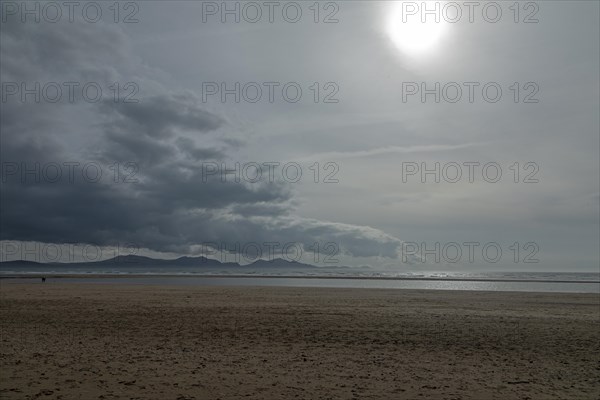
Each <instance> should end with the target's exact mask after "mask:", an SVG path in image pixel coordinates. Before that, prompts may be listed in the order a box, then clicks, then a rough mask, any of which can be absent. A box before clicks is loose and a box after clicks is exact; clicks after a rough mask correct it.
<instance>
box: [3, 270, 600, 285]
mask: <svg viewBox="0 0 600 400" xmlns="http://www.w3.org/2000/svg"><path fill="white" fill-rule="evenodd" d="M42 277H46V278H54V279H77V278H93V279H102V278H107V279H113V278H220V279H222V278H237V279H240V278H242V279H245V278H249V279H252V278H256V279H322V280H341V279H348V280H381V281H439V282H508V283H511V282H515V283H517V282H518V283H588V284H592V283H598V284H600V280H587V281H586V280H550V279H544V280H542V279H491V278H441V277H440V278H437V277H387V276H386V277H384V276H364V277H363V276H322V275H306V276H305V275H243V274H235V275H228V274H219V275H206V274H168V273H167V274H154V273H153V274H98V273H90V274H87V273H81V274H62V273H57V274H52V273H49V274H39V273H35V274H33V273H32V274H14V275H2V274H0V280H3V279H41V278H42Z"/></svg>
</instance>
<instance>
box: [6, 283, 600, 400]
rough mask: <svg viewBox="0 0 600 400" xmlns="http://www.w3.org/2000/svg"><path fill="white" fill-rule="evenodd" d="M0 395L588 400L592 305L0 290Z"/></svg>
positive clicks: (495, 297) (347, 292) (436, 296)
mask: <svg viewBox="0 0 600 400" xmlns="http://www.w3.org/2000/svg"><path fill="white" fill-rule="evenodd" d="M0 292H1V303H0V312H1V313H0V316H1V335H2V336H1V344H2V345H1V349H0V352H1V357H0V398H1V399H86V400H88V399H160V400H166V399H178V400H183V399H240V398H247V399H294V398H298V399H353V398H356V399H478V400H479V399H503V400H505V399H599V398H600V320H599V316H600V303H599V296H598V295H597V294H560V293H558V294H557V293H514V292H473V291H469V292H466V291H416V290H384V289H326V288H290V287H269V288H265V287H190V286H178V287H176V286H159V285H156V286H152V285H130V284H123V285H116V284H110V283H106V284H102V283H101V284H73V283H63V282H50V283H45V284H42V283H5V282H2V284H1V290H0Z"/></svg>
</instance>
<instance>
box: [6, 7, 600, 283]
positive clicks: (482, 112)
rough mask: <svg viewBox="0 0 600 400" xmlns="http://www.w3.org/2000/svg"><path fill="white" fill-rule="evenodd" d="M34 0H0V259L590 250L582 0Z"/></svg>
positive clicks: (599, 181) (419, 259) (596, 181)
mask: <svg viewBox="0 0 600 400" xmlns="http://www.w3.org/2000/svg"><path fill="white" fill-rule="evenodd" d="M25 3H26V4H25ZM50 3H52V4H50ZM50 3H48V2H4V1H3V2H2V9H1V10H0V17H1V22H0V33H1V35H0V44H1V49H0V78H1V79H0V80H1V82H2V102H1V104H0V105H1V111H0V130H1V136H0V144H1V148H0V155H1V158H2V171H1V172H2V174H1V175H2V176H1V178H2V182H1V184H2V190H1V193H0V205H1V213H0V240H1V244H2V246H1V256H2V260H1V261H7V260H13V259H30V260H35V261H48V260H50V261H52V260H58V261H65V258H67V259H68V260H69V261H73V260H81V258H82V257H83V258H85V256H84V255H83V254H84V253H85V252H87V251H89V249H90V248H93V252H94V254H98V252H100V253H101V255H100V258H107V257H109V256H111V255H115V254H120V255H123V254H134V253H135V254H139V255H149V256H153V257H159V258H171V257H178V256H182V255H188V256H198V255H201V254H204V255H209V256H211V257H217V256H222V255H223V254H225V255H226V256H227V257H228V258H227V260H228V261H237V260H238V259H239V260H240V261H241V262H242V263H244V262H250V261H252V260H253V259H255V258H256V257H257V256H258V255H259V254H260V255H261V256H262V257H263V258H270V257H282V258H286V259H294V260H299V261H304V262H309V263H313V264H317V265H327V264H328V263H329V265H331V264H337V265H347V266H356V267H358V266H364V265H368V266H372V267H376V268H381V269H398V270H402V271H404V270H419V269H430V270H431V269H433V270H440V271H445V270H447V271H452V270H493V271H502V270H522V271H566V272H570V271H598V268H599V265H600V254H599V247H600V246H599V243H600V188H599V186H600V163H599V152H600V143H599V137H600V123H599V114H600V113H599V110H600V77H599V71H600V55H599V51H600V43H599V41H600V30H599V26H600V3H598V2H596V1H545V2H542V1H540V2H519V3H517V4H518V7H515V5H514V2H495V3H494V2H492V4H491V5H490V4H488V3H489V2H476V3H477V6H475V8H473V9H471V8H469V6H468V5H467V3H468V2H467V3H465V2H453V3H451V4H448V2H444V1H437V2H434V1H431V2H427V5H426V6H425V7H428V8H427V9H423V7H424V6H423V5H422V3H421V2H400V1H395V2H393V1H387V2H378V1H368V2H367V1H345V2H343V1H339V2H325V1H324V2H317V3H315V2H273V3H269V4H271V5H268V4H267V5H265V4H266V3H265V2H235V1H233V2H228V3H227V4H226V5H225V4H224V3H222V2H192V1H186V2H179V1H168V2H167V1H137V2H120V3H118V7H115V5H114V3H113V2H96V3H92V4H88V3H85V2H81V3H78V4H79V5H78V6H76V7H74V8H73V9H68V8H67V7H66V6H64V5H61V3H60V2H59V3H53V2H50ZM403 3H404V4H403ZM36 4H37V5H36ZM49 4H50V5H49ZM36 7H38V8H36ZM225 7H227V8H226V9H225ZM27 10H30V12H29V13H27ZM38 10H39V14H37V13H38ZM232 10H233V11H232ZM427 11H430V12H429V13H427ZM100 13H101V14H102V15H101V16H100ZM36 14H37V15H36ZM236 14H237V15H236ZM36 17H39V21H36ZM436 18H437V21H436V20H435V19H436ZM236 19H238V21H236ZM423 21H424V22H423ZM236 168H237V171H236ZM86 246H87V247H86ZM82 249H83V250H82ZM67 253H69V255H66V254H67ZM85 254H87V253H85ZM240 254H241V257H240ZM58 255H60V257H58ZM236 255H237V257H238V259H236V258H235V257H236Z"/></svg>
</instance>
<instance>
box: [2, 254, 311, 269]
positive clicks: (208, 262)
mask: <svg viewBox="0 0 600 400" xmlns="http://www.w3.org/2000/svg"><path fill="white" fill-rule="evenodd" d="M32 267H39V268H46V267H73V268H77V267H113V268H121V267H122V268H127V267H189V268H194V267H198V268H253V269H270V268H278V269H280V268H285V269H312V268H319V267H317V266H315V265H311V264H304V263H300V262H296V261H287V260H284V259H282V258H275V259H273V260H257V261H255V262H253V263H251V264H247V265H241V264H238V263H235V262H220V261H219V260H214V259H210V258H206V257H202V256H200V257H179V258H176V259H171V260H165V259H158V258H151V257H144V256H135V255H128V256H117V257H114V258H111V259H108V260H102V261H89V262H76V263H58V262H54V263H39V262H35V261H26V260H16V261H5V262H0V268H3V269H6V268H32Z"/></svg>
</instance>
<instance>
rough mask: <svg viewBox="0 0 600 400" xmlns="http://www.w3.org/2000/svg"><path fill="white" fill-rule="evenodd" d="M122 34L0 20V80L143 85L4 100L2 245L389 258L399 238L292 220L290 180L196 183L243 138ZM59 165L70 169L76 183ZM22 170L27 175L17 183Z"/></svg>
mask: <svg viewBox="0 0 600 400" xmlns="http://www.w3.org/2000/svg"><path fill="white" fill-rule="evenodd" d="M121 29H122V28H120V27H119V26H118V25H116V24H112V25H111V24H103V23H97V24H83V23H72V24H43V23H42V24H20V23H7V24H2V35H1V40H2V46H1V56H2V57H1V60H0V62H1V71H2V77H1V78H2V82H6V81H15V82H31V81H41V82H48V81H58V82H60V81H76V82H89V81H92V82H98V83H100V84H103V85H105V86H108V85H110V84H111V82H114V81H120V82H127V81H135V82H136V83H138V84H139V86H140V89H141V90H140V93H139V96H138V99H139V102H137V103H123V102H116V103H115V102H114V101H112V98H110V99H109V98H104V99H103V101H100V102H97V103H89V102H81V101H79V102H75V103H68V102H65V101H61V102H59V103H56V104H48V103H45V102H43V101H42V102H39V103H36V102H32V101H26V102H22V101H20V99H19V98H18V96H15V97H12V98H10V99H9V100H8V101H7V102H6V103H3V104H2V115H1V118H0V129H1V130H2V136H1V144H2V146H1V155H2V167H3V171H2V173H3V175H2V179H3V182H2V190H1V195H0V203H1V204H0V205H1V209H2V213H1V218H0V219H1V220H0V225H1V229H0V240H17V241H38V242H45V243H92V244H95V245H108V246H110V245H113V244H116V243H121V244H122V243H135V244H136V245H137V246H139V247H143V248H148V249H151V250H156V251H164V252H176V253H190V252H192V251H193V249H194V248H195V246H197V245H198V244H199V243H206V242H217V243H247V242H251V241H252V242H272V241H280V242H281V241H284V242H299V243H302V244H304V245H307V246H310V245H311V244H312V243H314V242H315V241H321V242H331V241H335V242H336V243H338V245H339V246H340V249H341V250H342V251H345V252H346V253H347V254H356V255H368V256H369V255H374V256H379V255H385V256H389V257H394V256H395V255H396V251H395V248H396V247H395V246H398V245H399V241H398V240H397V239H395V238H392V237H390V236H387V235H385V234H384V233H382V232H380V231H377V230H375V229H372V228H368V227H358V226H351V225H345V224H338V223H330V222H323V221H317V220H314V219H305V218H301V217H298V216H294V215H292V213H293V211H294V205H295V204H296V201H295V199H294V191H293V190H292V188H291V187H290V186H289V185H287V186H286V185H285V184H283V183H280V182H271V183H268V182H259V183H252V184H250V183H233V182H229V183H223V182H222V181H221V180H220V177H219V176H218V175H214V176H210V177H208V178H207V177H205V176H203V169H202V163H203V162H207V161H211V162H219V163H221V162H228V163H230V165H231V163H234V162H235V161H232V159H231V157H232V156H231V153H233V152H238V151H240V150H241V149H243V148H244V146H245V142H244V141H243V140H240V139H239V138H234V137H229V136H227V130H228V125H227V122H226V119H225V118H223V117H221V116H219V115H217V114H215V113H213V112H209V111H207V110H206V109H204V108H203V107H202V105H201V104H200V102H199V101H198V96H197V95H196V94H194V93H193V92H191V91H185V90H182V89H181V88H179V87H177V88H174V87H173V86H172V85H169V84H167V83H166V82H165V81H163V80H162V77H164V75H165V74H164V73H162V72H161V71H157V70H154V69H152V68H151V67H149V66H148V65H146V63H144V62H142V61H141V60H140V59H139V58H138V57H136V56H135V54H134V46H132V45H131V43H130V42H129V39H128V36H127V35H126V34H125V33H124V31H122V30H121ZM159 77H161V78H159ZM263 161H264V160H263ZM64 163H78V164H77V166H76V167H74V168H75V179H73V180H71V179H70V178H69V176H68V174H67V167H65V166H64ZM49 164H56V165H59V166H61V167H62V173H63V176H62V178H61V179H59V180H57V181H49V180H48V179H47V177H44V176H43V173H42V170H43V169H44V167H45V166H47V165H49ZM88 164H91V165H93V166H94V167H95V169H96V168H97V169H99V170H100V171H101V172H102V176H101V177H100V179H99V180H98V181H92V179H90V178H89V177H88V178H87V179H85V177H84V178H82V176H83V175H82V170H81V168H82V167H83V166H84V165H88ZM14 168H17V171H16V172H15V171H14ZM23 168H27V169H29V170H30V171H34V172H33V173H29V174H26V175H24V176H23V175H22V174H21V173H20V172H21V170H22V169H23ZM115 168H116V170H117V172H118V173H116V175H115ZM36 171H37V172H36ZM92 175H94V174H92Z"/></svg>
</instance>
